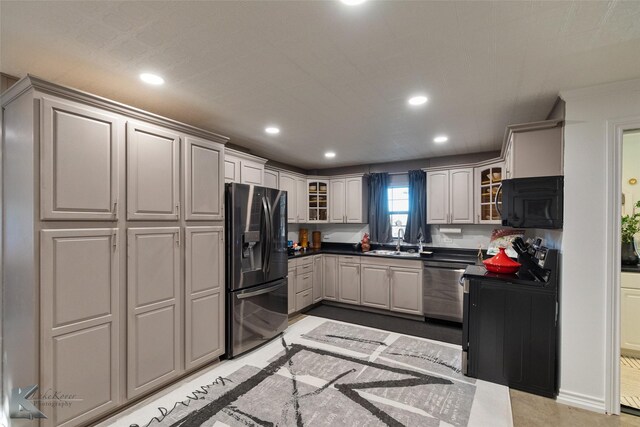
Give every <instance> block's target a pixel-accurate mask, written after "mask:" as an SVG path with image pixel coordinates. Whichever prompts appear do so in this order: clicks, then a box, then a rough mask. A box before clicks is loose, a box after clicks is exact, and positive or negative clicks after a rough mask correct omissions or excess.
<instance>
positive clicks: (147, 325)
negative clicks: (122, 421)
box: [127, 227, 200, 398]
mask: <svg viewBox="0 0 640 427" xmlns="http://www.w3.org/2000/svg"><path fill="white" fill-rule="evenodd" d="M198 285H200V284H198ZM180 303H181V298H180V228H179V227H148V228H130V229H129V230H127V305H128V318H127V397H128V398H133V397H135V396H139V395H140V394H142V393H144V392H146V391H149V390H151V389H153V388H154V387H156V386H157V385H159V384H162V383H165V382H167V381H169V380H170V379H172V378H175V377H176V376H178V375H179V374H180V373H181V372H182V368H181V364H182V363H181V351H180V350H181V348H182V346H181V339H182V336H181V330H182V322H181V320H180V319H181V318H182V317H181V313H180Z"/></svg>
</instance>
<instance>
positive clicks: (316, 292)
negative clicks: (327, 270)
mask: <svg viewBox="0 0 640 427" xmlns="http://www.w3.org/2000/svg"><path fill="white" fill-rule="evenodd" d="M323 273H324V265H323V263H322V255H314V256H313V302H314V303H316V302H319V301H321V300H322V293H323V292H322V288H323V286H322V278H323V275H324V274H323Z"/></svg>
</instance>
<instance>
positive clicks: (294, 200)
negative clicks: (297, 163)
mask: <svg viewBox="0 0 640 427" xmlns="http://www.w3.org/2000/svg"><path fill="white" fill-rule="evenodd" d="M279 178H280V182H279V186H280V190H281V191H286V192H287V222H288V223H289V224H292V223H304V222H307V178H306V177H305V176H303V175H297V174H294V173H288V172H280V177H279Z"/></svg>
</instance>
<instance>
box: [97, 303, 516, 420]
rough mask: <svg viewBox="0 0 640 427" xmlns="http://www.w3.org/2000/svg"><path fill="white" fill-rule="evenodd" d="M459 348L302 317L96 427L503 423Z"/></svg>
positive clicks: (499, 406)
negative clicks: (464, 368)
mask: <svg viewBox="0 0 640 427" xmlns="http://www.w3.org/2000/svg"><path fill="white" fill-rule="evenodd" d="M460 358H461V348H460V346H456V345H452V344H447V343H441V342H437V341H431V340H427V339H423V338H416V337H410V336H406V335H402V334H398V333H392V332H387V331H382V330H378V329H372V328H367V327H363V326H357V325H353V324H349V323H343V322H336V321H332V320H326V319H322V318H317V317H312V316H308V317H305V318H304V319H302V320H300V321H298V322H296V323H295V324H293V325H291V326H289V327H288V328H287V330H286V331H285V333H284V334H283V335H282V336H280V337H277V338H276V339H274V340H273V341H271V342H269V343H268V344H266V345H264V346H262V347H260V348H258V349H256V350H254V351H252V352H250V353H248V354H245V355H243V356H241V357H238V358H236V359H233V360H229V361H223V362H221V363H219V364H216V365H214V366H213V367H212V369H210V370H208V371H206V372H204V373H201V374H200V373H199V374H198V375H197V376H196V377H190V378H188V379H187V380H186V381H183V382H182V383H181V384H180V385H179V386H178V387H174V388H173V389H172V390H171V391H168V392H164V393H162V395H156V396H153V398H152V399H147V401H145V402H143V404H139V405H136V406H134V407H133V408H131V409H129V410H128V411H126V412H125V413H123V414H120V415H118V416H116V417H114V418H112V419H110V420H107V421H106V422H105V423H103V424H101V425H102V426H107V425H118V426H139V427H156V426H158V427H200V426H205V427H207V426H216V427H222V426H243V427H246V426H427V427H432V426H433V427H436V426H496V427H500V426H512V416H511V405H510V400H509V389H508V388H507V387H505V386H501V385H497V384H492V383H488V382H485V381H481V380H476V379H473V378H468V377H465V376H464V375H463V374H462V372H461V369H460V362H461V360H460Z"/></svg>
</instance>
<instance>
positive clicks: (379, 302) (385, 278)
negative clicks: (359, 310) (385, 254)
mask: <svg viewBox="0 0 640 427" xmlns="http://www.w3.org/2000/svg"><path fill="white" fill-rule="evenodd" d="M360 292H361V294H360V303H361V305H365V306H368V307H375V308H381V309H385V310H389V267H388V266H385V265H373V264H362V283H361V284H360Z"/></svg>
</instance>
